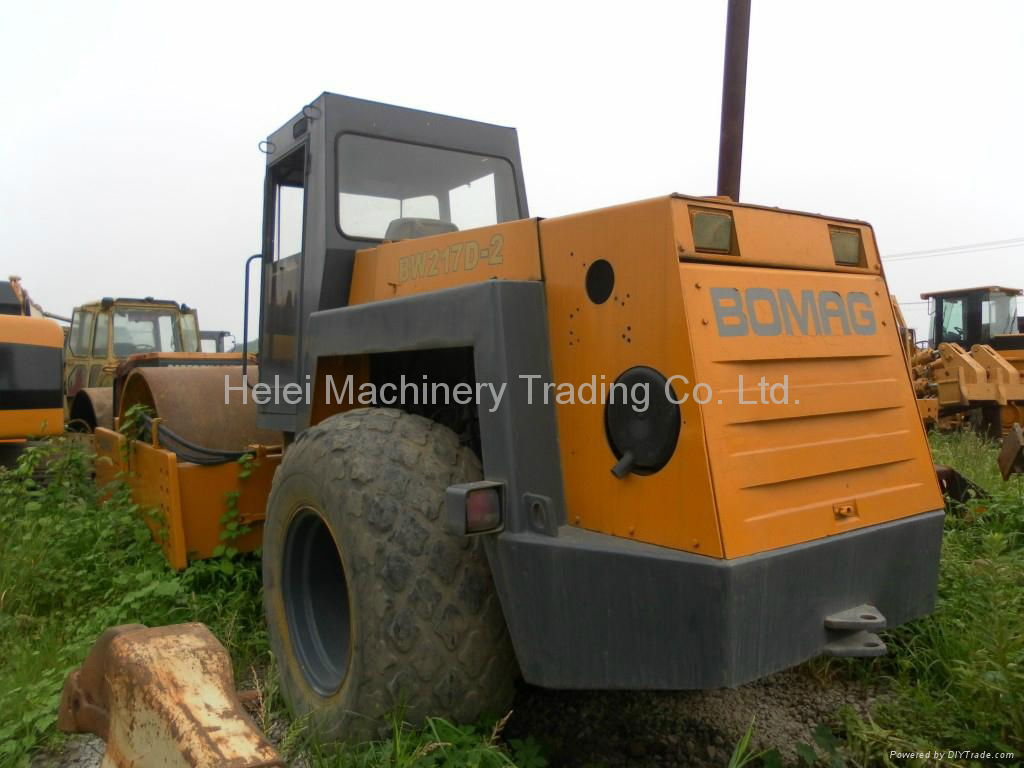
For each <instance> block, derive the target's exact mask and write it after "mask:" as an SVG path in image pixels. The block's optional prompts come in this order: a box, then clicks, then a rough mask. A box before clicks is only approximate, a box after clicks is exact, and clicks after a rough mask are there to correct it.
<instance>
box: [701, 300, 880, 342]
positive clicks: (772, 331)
mask: <svg viewBox="0 0 1024 768" xmlns="http://www.w3.org/2000/svg"><path fill="white" fill-rule="evenodd" d="M711 304H712V306H713V307H714V310H715V322H716V323H717V324H718V335H719V336H749V335H750V334H753V335H755V336H781V335H783V334H785V335H787V336H794V335H798V334H799V335H802V336H833V335H839V334H847V335H848V334H857V335H860V336H870V335H872V334H874V332H875V328H876V322H875V312H874V309H872V307H871V299H870V298H868V295H867V294H866V293H864V292H863V291H851V292H849V293H846V294H841V293H839V292H837V291H812V290H804V291H799V292H798V293H797V295H795V296H794V294H793V292H792V291H790V290H789V289H788V288H778V289H771V288H747V289H746V290H744V291H740V290H739V289H738V288H712V289H711Z"/></svg>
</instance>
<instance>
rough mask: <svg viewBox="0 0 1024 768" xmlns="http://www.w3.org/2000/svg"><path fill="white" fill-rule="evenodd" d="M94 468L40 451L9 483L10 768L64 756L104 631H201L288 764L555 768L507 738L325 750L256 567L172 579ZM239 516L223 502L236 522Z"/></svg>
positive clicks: (492, 732)
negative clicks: (83, 674) (250, 694)
mask: <svg viewBox="0 0 1024 768" xmlns="http://www.w3.org/2000/svg"><path fill="white" fill-rule="evenodd" d="M91 461H92V460H91V457H90V456H88V455H87V454H86V453H85V452H84V451H83V450H82V449H81V448H79V447H78V446H77V445H75V444H73V443H69V442H66V441H64V440H55V441H53V442H52V443H49V444H46V445H43V446H39V447H35V448H31V449H29V450H28V451H27V452H26V453H25V454H24V455H23V456H22V457H21V459H20V460H19V463H18V465H17V467H16V468H14V469H11V470H3V469H0V766H3V767H4V768H6V767H7V766H25V765H27V764H28V762H29V760H30V759H31V756H32V754H33V753H34V752H36V751H38V750H40V749H42V748H53V747H55V746H59V739H60V737H59V736H58V734H57V733H56V719H57V705H58V702H59V698H60V691H61V688H62V686H63V682H64V679H65V677H66V676H67V674H68V672H70V671H71V670H72V669H74V668H75V667H77V666H78V665H79V664H81V662H82V660H83V659H84V657H85V655H86V653H87V652H88V650H89V648H90V647H91V646H92V644H93V642H94V641H95V640H96V638H97V637H98V636H99V634H100V633H101V632H102V631H103V630H104V629H105V628H107V627H109V626H113V625H117V624H129V623H140V624H147V625H149V626H159V625H164V624H177V623H183V622H192V621H198V622H202V623H204V624H206V625H207V626H208V627H209V628H210V629H211V631H213V633H214V634H215V635H216V636H217V637H218V638H219V639H220V640H221V642H223V643H224V645H225V646H226V647H227V649H228V651H229V652H230V653H231V657H232V661H233V663H234V667H235V677H236V681H238V683H239V684H240V685H244V686H250V685H254V686H255V687H256V688H257V692H258V705H257V711H256V721H257V723H258V724H259V725H260V726H261V727H262V728H263V729H264V730H270V729H271V728H272V727H273V728H276V729H281V728H283V729H284V730H285V733H284V736H283V739H282V743H281V750H282V752H283V753H284V755H285V757H286V758H287V759H289V760H290V761H296V760H298V759H300V758H301V759H302V760H303V761H305V763H306V764H307V765H309V766H310V768H328V767H329V766H330V767H333V766H338V767H344V768H371V767H373V766H389V767H391V768H412V767H413V766H415V767H416V768H435V767H436V768H441V767H442V766H445V767H448V766H451V767H453V768H454V767H455V766H478V767H479V768H491V767H492V766H494V767H497V766H509V765H518V766H520V768H542V766H544V765H546V761H545V760H544V759H543V757H542V756H541V754H540V750H539V748H538V746H537V744H536V743H535V742H533V741H532V740H526V741H516V740H512V741H511V742H509V743H504V742H502V741H500V738H499V735H500V730H501V727H500V726H501V725H503V723H502V724H494V723H491V724H480V725H476V726H455V725H452V724H451V723H448V722H446V721H445V720H442V719H431V720H430V721H429V722H428V723H427V724H426V726H425V727H423V728H421V729H413V728H410V727H409V726H407V725H406V724H405V723H403V722H402V719H401V717H400V716H399V715H397V714H396V715H395V716H394V717H393V718H392V723H391V729H390V736H389V737H388V738H387V739H383V740H381V741H378V742H373V743H369V744H363V745H358V746H351V747H341V748H339V747H331V746H328V745H324V744H320V743H318V742H317V740H316V739H315V737H314V734H313V732H312V730H311V729H310V728H309V727H307V724H306V723H304V722H303V721H301V720H300V721H295V722H291V721H290V720H289V718H288V716H287V713H286V711H285V705H284V702H283V699H282V697H281V695H280V692H279V690H278V687H277V676H276V674H275V672H274V666H273V659H272V657H271V655H270V652H269V649H268V645H267V637H266V630H265V628H264V620H263V609H262V603H261V600H262V597H261V592H260V567H259V560H258V557H256V556H234V557H220V558H216V559H213V560H206V561H200V562H196V563H193V564H192V565H191V566H189V568H188V569H186V570H185V571H182V572H180V573H175V572H174V571H172V570H171V569H170V568H169V567H168V566H167V564H166V561H165V560H164V557H163V555H162V553H161V551H160V549H159V547H158V546H157V545H156V544H155V543H154V542H153V540H152V538H151V536H150V532H149V529H148V528H147V527H146V526H145V525H144V524H143V522H142V521H141V518H140V515H139V510H138V509H137V508H136V507H135V506H134V505H133V504H132V502H131V499H130V495H129V493H128V491H127V489H126V488H125V487H124V486H123V485H120V484H119V485H117V486H115V487H112V488H108V489H105V493H101V492H99V491H98V490H97V489H96V488H95V486H94V483H93V480H92V465H91ZM230 506H231V502H230V500H229V499H226V500H225V513H226V514H227V515H230Z"/></svg>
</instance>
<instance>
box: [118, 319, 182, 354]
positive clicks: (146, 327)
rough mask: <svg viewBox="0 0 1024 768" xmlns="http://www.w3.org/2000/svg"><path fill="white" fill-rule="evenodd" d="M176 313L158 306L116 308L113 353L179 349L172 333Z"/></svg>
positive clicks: (173, 332)
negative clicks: (151, 307) (154, 307)
mask: <svg viewBox="0 0 1024 768" xmlns="http://www.w3.org/2000/svg"><path fill="white" fill-rule="evenodd" d="M176 315H177V313H176V312H173V311H171V310H159V309H118V310H115V312H114V354H115V355H116V356H117V357H127V356H128V355H134V354H137V353H144V352H181V351H182V349H181V343H180V340H179V339H178V336H177V333H176V332H175V316H176Z"/></svg>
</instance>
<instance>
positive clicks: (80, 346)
mask: <svg viewBox="0 0 1024 768" xmlns="http://www.w3.org/2000/svg"><path fill="white" fill-rule="evenodd" d="M92 325H93V313H92V312H91V311H90V310H76V311H75V314H74V316H73V317H72V318H71V331H70V332H69V333H68V351H69V352H70V353H71V354H72V355H75V356H77V357H85V356H87V355H88V354H89V340H90V337H91V336H92Z"/></svg>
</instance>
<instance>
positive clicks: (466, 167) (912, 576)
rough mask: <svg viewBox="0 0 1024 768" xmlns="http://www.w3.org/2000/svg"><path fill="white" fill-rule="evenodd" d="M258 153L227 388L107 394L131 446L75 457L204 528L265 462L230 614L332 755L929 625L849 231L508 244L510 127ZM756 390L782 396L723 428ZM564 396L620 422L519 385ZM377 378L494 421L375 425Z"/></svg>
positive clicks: (925, 506) (878, 349) (409, 416)
mask: <svg viewBox="0 0 1024 768" xmlns="http://www.w3.org/2000/svg"><path fill="white" fill-rule="evenodd" d="M266 146H267V148H268V150H269V155H268V163H267V175H266V187H265V189H266V197H265V205H264V239H263V249H262V253H261V254H259V255H258V256H257V257H254V259H256V260H258V261H259V262H260V265H261V270H262V299H261V302H262V303H261V314H260V339H261V344H260V352H259V368H258V376H259V381H260V387H259V389H250V387H251V386H252V385H253V382H252V381H250V382H249V383H248V386H246V385H245V384H244V383H243V382H242V380H241V377H240V373H241V372H240V371H239V370H238V369H237V368H235V369H231V370H226V371H224V373H226V374H227V379H225V380H223V381H222V382H221V383H220V384H219V387H220V390H219V391H218V390H216V388H215V387H214V385H211V384H209V382H207V383H205V384H204V383H202V381H201V379H202V377H203V376H204V375H205V376H207V377H209V376H210V375H211V374H212V373H213V372H215V371H217V370H218V369H214V368H209V369H205V370H203V371H198V370H188V369H184V368H182V369H166V370H163V371H161V372H160V373H161V374H162V375H161V377H160V379H161V380H159V381H158V380H157V378H156V377H153V376H150V375H149V374H151V373H152V371H149V372H138V371H136V372H134V373H133V374H131V375H130V376H129V381H127V382H126V383H125V386H124V389H123V392H124V396H123V397H122V400H121V404H120V409H121V414H122V416H124V415H125V414H126V413H127V412H128V409H130V408H131V406H132V405H134V404H136V403H142V404H145V405H147V406H149V408H150V411H151V417H150V419H149V420H148V422H147V423H148V424H149V432H148V434H147V436H146V439H145V440H138V441H135V443H134V446H135V448H134V451H135V452H134V453H133V451H132V450H125V446H124V444H123V441H124V439H125V438H124V436H123V435H118V434H116V433H113V432H110V431H107V430H102V429H100V430H98V431H97V435H98V437H97V442H98V445H99V450H100V452H101V453H102V454H103V455H105V456H106V457H107V459H108V460H109V466H110V467H112V468H113V469H119V468H128V469H135V470H136V474H137V480H136V481H135V482H136V490H137V493H138V494H139V495H140V497H145V494H147V493H148V494H159V493H163V492H164V490H163V489H165V488H166V487H167V485H168V483H167V478H168V472H167V468H168V467H170V466H172V465H173V466H174V467H177V468H178V471H179V472H180V471H183V470H187V471H188V472H190V473H193V474H194V476H195V478H196V479H195V481H194V482H192V483H191V484H190V486H189V487H190V490H189V493H190V494H191V496H190V501H189V508H190V509H191V512H192V514H194V515H196V516H197V517H202V518H203V519H205V520H207V521H216V520H220V519H222V518H223V516H224V515H225V503H224V492H225V491H228V492H229V493H230V492H231V491H235V490H238V485H237V484H238V483H240V482H243V483H244V482H245V481H240V480H238V475H239V472H238V469H237V467H238V465H237V463H233V464H228V465H227V466H228V467H229V468H230V469H231V472H224V470H223V469H218V468H219V467H223V466H224V461H225V460H226V459H229V458H230V457H231V456H232V455H237V454H231V453H230V452H231V451H236V452H244V451H245V450H247V448H246V446H247V445H249V443H250V442H268V441H267V440H266V439H264V440H257V439H256V438H254V436H253V434H252V429H253V428H255V427H259V428H261V429H262V430H266V431H269V432H271V433H272V434H273V435H275V436H279V437H278V438H277V439H276V440H275V439H274V437H271V438H270V441H272V442H280V443H283V444H284V446H286V447H285V450H284V453H283V458H278V457H277V456H276V454H275V453H274V451H273V450H272V449H268V450H264V451H263V453H262V454H261V455H260V456H259V457H258V458H257V459H256V461H257V463H258V464H259V465H261V466H263V467H271V468H272V467H273V465H276V463H277V462H278V461H280V466H279V467H277V469H276V473H275V474H274V475H273V485H272V488H271V489H270V493H269V497H268V498H267V499H266V521H265V523H263V529H262V547H263V562H264V592H265V601H266V610H267V620H268V626H269V631H270V638H271V643H272V647H273V650H274V652H275V655H276V657H277V659H278V663H279V669H280V672H281V679H282V687H283V690H284V691H285V694H286V696H287V698H288V700H289V701H290V703H291V704H292V706H293V707H294V708H295V709H296V710H297V711H298V712H300V713H311V714H312V716H313V718H314V720H315V721H316V722H318V723H319V724H320V725H322V726H323V727H324V728H325V729H327V730H328V731H329V732H331V733H334V734H336V735H338V736H343V737H346V738H358V737H360V736H364V735H366V734H368V733H372V732H373V731H374V730H375V729H376V728H377V726H378V722H377V719H378V718H379V717H380V716H382V715H383V714H384V713H385V712H387V711H388V710H389V709H390V708H391V707H393V706H394V705H395V704H396V703H398V702H402V703H403V704H404V705H405V714H406V717H408V718H409V719H410V720H414V721H415V720H417V719H421V718H422V717H424V716H425V715H427V714H443V715H448V716H451V717H454V718H456V719H471V718H474V717H476V716H478V715H479V714H480V713H481V712H483V711H491V712H501V711H502V710H503V708H504V707H506V706H507V705H508V704H509V701H510V697H511V692H512V682H513V679H514V678H515V676H516V674H517V672H521V673H522V675H523V676H524V677H525V678H526V680H528V681H529V682H531V683H534V684H538V685H542V686H549V687H559V688H635V689H651V688H657V689H679V688H704V687H717V686H728V685H737V684H740V683H743V682H745V681H748V680H752V679H754V678H757V677H759V676H762V675H765V674H769V673H771V672H774V671H776V670H779V669H782V668H785V667H787V666H790V665H793V664H796V663H799V662H801V661H803V660H805V659H807V658H809V657H811V656H815V655H818V654H821V653H832V654H838V655H854V656H856V655H877V654H879V653H882V652H884V644H883V643H882V641H881V640H880V639H879V638H878V636H877V635H876V634H875V631H877V630H878V629H880V628H882V627H885V626H893V625H897V624H901V623H903V622H905V621H908V620H910V619H913V618H915V617H918V616H921V615H923V614H924V613H926V612H927V611H928V610H929V609H930V607H931V605H932V603H933V600H934V595H935V586H936V576H937V566H938V556H939V546H940V539H941V532H942V517H943V512H942V508H943V502H942V498H941V496H940V493H939V490H938V487H937V484H936V480H935V475H934V473H933V471H932V464H931V460H930V455H929V451H928V445H927V443H926V440H925V435H924V430H923V428H922V425H921V421H920V419H919V417H918V412H917V406H916V402H915V397H914V392H913V389H912V387H911V383H910V378H909V376H908V371H907V367H906V365H905V362H904V356H903V350H902V348H901V344H900V338H899V335H898V333H897V331H896V320H895V316H894V314H893V310H892V305H891V303H890V301H889V293H888V290H887V289H886V284H885V280H884V277H883V275H882V267H881V262H880V259H879V256H878V250H877V246H876V243H875V238H874V233H873V231H872V229H871V227H870V226H869V225H867V224H865V223H863V222H859V221H852V220H847V219H839V218H832V217H823V216H818V215H811V214H804V213H798V212H791V211H783V210H778V209H772V208H763V207H759V206H753V205H745V204H740V203H737V202H734V200H735V198H736V197H737V189H736V187H735V186H730V185H729V184H726V185H725V188H723V189H720V192H721V193H722V195H721V196H718V197H712V198H701V197H686V196H680V195H674V196H670V197H662V198H656V199H653V200H646V201H642V202H638V203H633V204H629V205H622V206H618V207H615V208H610V209H605V210H600V211H593V212H589V213H583V214H578V215H574V216H565V217H560V218H554V219H544V220H541V219H536V218H528V215H529V214H528V210H527V205H526V192H525V186H524V182H523V173H522V166H521V163H520V158H519V149H518V142H517V138H516V133H515V131H514V130H513V129H511V128H502V127H498V126H492V125H487V124H483V123H478V122H472V121H468V120H462V119H457V118H452V117H447V116H444V115H438V114H431V113H426V112H420V111H416V110H410V109H403V108H399V107H394V106H388V105H384V104H378V103H374V102H369V101H363V100H359V99H353V98H348V97H344V96H338V95H335V94H329V93H325V94H322V95H321V96H319V97H318V98H317V99H315V100H314V101H313V102H311V103H310V104H308V105H307V106H305V107H304V108H303V109H302V110H301V111H300V112H299V113H298V114H296V115H295V117H294V118H292V119H291V120H289V121H288V122H287V123H286V124H285V125H284V126H283V127H282V128H281V129H279V130H278V131H276V132H275V133H273V134H272V135H271V136H270V137H269V138H268V140H267V144H266ZM222 370H223V369H222ZM248 373H249V375H250V376H254V375H257V370H256V369H255V368H253V369H250V370H249V372H248ZM142 375H147V376H148V381H146V382H145V386H141V383H140V386H132V384H131V381H130V379H131V378H132V377H133V376H142ZM592 377H594V379H592ZM761 377H765V381H767V382H769V383H771V384H777V385H779V386H784V388H785V389H787V390H788V396H787V397H786V398H783V399H782V400H779V401H764V402H760V401H758V402H757V404H751V400H750V398H751V397H756V392H757V385H758V382H759V380H761ZM222 378H223V377H222ZM592 380H595V381H601V382H607V383H608V384H609V385H610V384H612V383H615V384H617V385H619V387H620V389H619V390H618V391H620V392H621V391H622V390H623V389H625V390H627V391H629V392H633V393H636V392H638V391H644V390H645V391H647V392H648V393H649V395H650V401H649V403H648V407H647V408H646V409H644V408H642V407H639V406H640V403H639V402H638V400H636V399H633V400H630V399H629V398H619V399H616V398H614V397H613V398H612V399H611V400H610V401H608V400H605V402H603V403H598V404H587V403H583V402H579V401H575V402H570V401H569V400H567V399H564V398H557V397H555V396H554V395H553V394H552V391H553V390H551V389H548V388H547V387H545V383H547V382H551V383H555V382H558V383H560V384H562V385H565V384H567V385H570V386H571V387H574V388H578V387H579V386H580V385H583V384H585V383H587V382H590V381H592ZM410 381H411V382H423V381H427V382H430V383H432V384H433V383H444V384H446V385H448V386H449V387H450V388H453V389H452V390H451V391H454V388H455V387H460V388H463V389H462V391H471V392H472V391H474V390H478V388H479V387H480V386H486V385H487V384H491V385H494V386H495V387H503V388H504V390H503V391H504V393H505V394H504V397H503V398H502V399H501V402H500V404H498V403H496V402H494V403H492V402H489V401H487V400H486V398H485V399H484V400H483V401H482V402H479V403H474V402H472V401H471V400H470V401H463V400H460V401H458V402H455V401H449V402H436V401H431V402H424V401H422V400H420V401H417V402H412V401H411V400H409V399H407V400H406V401H405V402H399V403H389V401H387V398H386V396H385V393H388V392H394V391H398V390H400V389H401V388H402V387H404V386H406V385H407V384H408V382H410ZM346 382H349V383H350V384H351V385H352V386H355V387H360V386H367V387H368V386H370V385H372V388H373V390H374V391H375V392H376V393H378V396H377V397H376V399H375V400H374V402H373V403H372V405H374V406H375V407H369V408H366V407H359V406H360V403H359V402H357V401H352V400H345V399H344V397H342V398H340V401H339V399H337V398H333V397H331V393H332V391H334V388H337V389H338V390H340V389H343V388H344V387H345V385H346ZM698 383H699V384H701V385H702V386H703V387H706V389H702V388H700V387H698V388H694V385H695V384H698ZM225 386H228V387H231V389H225ZM637 387H639V388H640V389H639V390H638V389H637ZM296 389H297V390H298V392H299V393H302V392H305V391H308V393H309V397H308V398H307V397H302V396H299V397H296V396H295V394H296ZM215 391H218V394H223V395H228V400H229V401H230V404H229V405H228V406H226V407H225V406H222V405H221V403H222V402H223V397H219V396H214V394H213V393H214V392H215ZM435 391H436V390H435ZM545 391H547V392H548V394H549V395H550V396H545V394H544V393H545ZM563 391H564V390H563ZM578 391H582V390H578ZM772 391H773V392H774V391H775V390H772ZM131 393H140V394H139V395H133V394H131ZM708 393H711V395H712V396H711V397H706V395H707V394H708ZM257 394H260V395H262V397H261V402H260V403H259V404H258V405H256V406H253V405H252V403H253V396H254V395H257ZM676 401H678V402H676ZM240 403H244V404H245V408H251V409H252V410H250V411H245V412H243V411H242V410H240V408H242V406H241V405H239V404H240ZM385 405H386V406H387V407H384V406H385ZM232 413H233V414H234V415H235V416H237V418H238V419H239V420H240V423H241V424H242V426H243V428H240V430H239V432H238V435H239V436H238V437H237V438H236V442H235V444H233V445H225V444H222V445H220V446H218V447H217V450H214V449H213V448H214V447H213V446H212V445H211V444H209V443H207V442H206V441H208V440H212V439H213V438H214V437H215V436H217V435H223V434H226V431H225V429H224V425H225V424H227V423H229V422H230V421H231V419H232V418H234V417H233V416H232V415H231V414H232ZM189 414H192V415H191V416H190V415H189ZM198 415H201V417H202V419H203V420H204V421H213V420H216V421H217V423H218V424H219V425H220V426H219V427H218V428H217V429H216V430H215V429H212V428H205V427H203V426H201V425H199V426H198V427H197V428H196V430H195V432H194V433H193V435H192V436H191V437H190V438H188V439H187V440H184V441H183V440H182V439H181V438H183V437H185V436H184V435H183V434H181V433H182V432H183V431H184V425H187V424H189V423H190V422H192V423H193V424H194V423H195V422H197V421H198V420H199V416H198ZM250 418H252V419H253V421H252V422H251V423H250V422H249V421H248V420H249V419H250ZM183 443H187V445H185V446H184V447H183ZM186 449H187V450H186ZM197 449H202V451H203V452H201V453H199V454H198V455H197ZM261 450H262V449H261ZM138 451H144V452H148V455H147V457H146V458H143V457H142V456H141V455H140V454H139V453H138ZM218 451H220V452H222V458H221V463H220V464H212V465H211V466H206V465H203V464H202V463H197V462H195V461H190V460H189V457H190V456H191V458H192V459H196V458H204V457H205V458H209V459H211V461H212V460H214V459H215V458H216V455H217V452H218ZM157 458H159V460H160V461H162V462H164V463H163V464H162V467H163V470H161V471H160V472H158V471H155V469H154V467H153V466H152V464H150V465H147V464H146V463H145V462H146V460H147V459H154V462H153V463H156V461H155V460H156V459H157ZM119 462H127V464H128V466H127V467H125V466H123V465H121V464H119ZM133 462H134V464H133ZM208 463H209V462H208ZM147 467H148V470H147ZM140 470H141V471H140ZM217 471H220V472H222V473H223V474H222V475H217V474H216V472H217ZM172 484H173V483H172ZM181 489H184V485H183V484H182V486H181ZM200 491H202V492H200ZM173 492H178V491H176V490H175V491H173ZM261 494H262V492H261V491H260V490H259V489H254V490H253V495H252V497H251V498H252V499H253V500H255V503H256V505H257V506H260V505H261V504H262V502H263V498H262V495H261ZM153 497H154V496H152V495H151V496H150V498H153ZM233 498H237V496H235V497H233ZM224 533H228V534H229V535H230V532H225V531H221V535H223V534H224ZM250 543H252V542H250ZM183 546H184V547H185V551H186V552H189V551H191V550H192V549H193V548H192V547H191V546H190V544H189V541H188V539H187V535H186V538H185V540H184V543H183Z"/></svg>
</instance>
